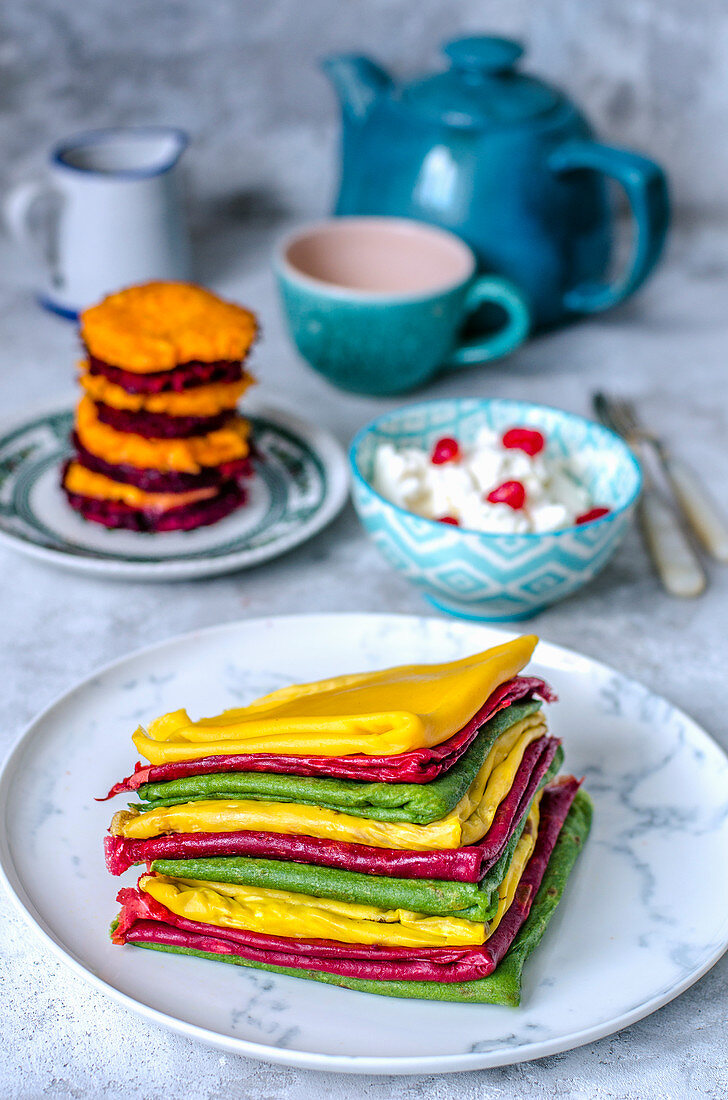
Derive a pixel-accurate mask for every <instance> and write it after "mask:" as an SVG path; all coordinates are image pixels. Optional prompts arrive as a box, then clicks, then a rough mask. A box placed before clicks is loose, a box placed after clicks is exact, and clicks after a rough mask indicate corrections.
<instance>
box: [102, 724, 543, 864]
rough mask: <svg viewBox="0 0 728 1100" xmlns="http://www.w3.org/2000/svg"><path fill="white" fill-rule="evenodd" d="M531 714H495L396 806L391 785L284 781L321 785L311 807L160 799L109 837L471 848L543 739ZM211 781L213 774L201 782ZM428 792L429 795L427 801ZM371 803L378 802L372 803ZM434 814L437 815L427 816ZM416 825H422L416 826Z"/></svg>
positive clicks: (130, 814)
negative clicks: (360, 801) (295, 838)
mask: <svg viewBox="0 0 728 1100" xmlns="http://www.w3.org/2000/svg"><path fill="white" fill-rule="evenodd" d="M536 708H537V704H533V703H531V704H523V705H521V706H516V707H513V708H509V710H507V711H504V712H503V713H501V714H500V715H497V716H496V718H494V719H492V720H491V723H489V724H488V727H486V728H485V729H484V730H483V731H482V733H481V734H480V735H479V736H478V738H477V739H476V742H475V743H474V744H473V746H472V747H471V749H470V750H469V751H468V753H466V755H465V756H464V757H463V759H462V761H460V763H459V764H458V765H456V767H455V768H454V769H453V770H452V771H451V772H450V773H448V774H447V775H446V776H444V777H442V778H441V779H439V780H435V781H434V782H433V783H432V784H429V785H428V786H427V787H419V786H416V787H414V788H413V789H411V790H410V791H405V792H404V794H403V796H402V797H404V798H406V797H407V796H409V801H405V802H404V803H403V804H402V805H399V806H397V805H391V803H392V802H395V801H397V800H399V801H401V800H402V799H401V798H400V796H399V792H400V788H399V787H392V786H389V785H381V786H378V787H377V789H376V791H374V790H373V789H372V788H371V785H364V786H365V787H366V788H367V790H366V791H361V789H360V785H355V786H354V789H352V790H350V789H349V788H351V787H352V783H351V781H345V780H325V779H317V780H316V779H293V780H290V781H289V782H291V783H293V784H298V785H299V787H300V786H302V785H303V786H306V787H307V788H310V787H312V786H314V785H319V786H321V787H322V788H323V789H322V793H321V795H320V797H319V798H318V799H316V800H315V801H312V802H308V801H303V800H301V799H300V798H298V799H297V800H296V801H283V799H284V798H286V797H287V795H286V793H284V792H281V791H278V792H277V793H276V795H275V796H274V797H275V798H276V799H279V800H277V801H276V800H271V799H269V798H266V796H265V794H263V793H261V792H260V791H258V792H257V793H254V794H248V795H247V797H245V798H236V797H234V796H233V797H225V794H224V793H215V794H214V796H213V797H210V794H209V793H202V794H201V795H200V796H199V797H197V796H195V797H193V798H192V800H190V801H186V802H179V801H174V802H173V801H172V800H170V799H169V798H165V799H160V800H159V801H157V802H156V803H153V804H152V808H150V809H144V808H143V807H142V808H141V810H140V808H138V807H136V806H132V807H131V808H130V810H128V811H120V812H119V813H117V814H115V815H114V818H113V820H112V824H111V831H112V833H113V834H116V835H121V836H125V837H130V838H132V839H144V838H147V837H150V836H156V835H159V834H160V833H168V832H173V833H175V832H234V831H239V830H246V829H252V830H260V831H269V832H280V833H284V834H295V835H302V834H303V835H307V836H314V837H320V838H322V839H330V840H341V841H351V842H354V843H365V844H371V845H373V846H374V847H394V848H405V849H408V848H413V849H416V850H431V849H442V848H459V847H461V846H463V845H468V844H473V843H476V842H477V841H479V840H481V839H482V838H483V837H484V836H485V835H486V833H487V832H488V830H489V828H490V826H491V824H492V822H493V819H494V817H495V813H496V811H497V809H498V806H499V805H500V803H501V802H502V801H503V799H504V798H505V796H506V795H507V793H508V791H509V790H510V789H511V787H512V785H513V782H514V780H515V777H516V774H517V772H518V768H519V767H520V764H521V762H522V760H523V756H524V754H525V751H526V748H527V747H528V745H529V744H530V743H532V742H533V741H536V740H539V739H541V738H542V737H543V736H544V735H545V733H546V724H545V722H544V720H543V717H542V715H541V714H540V713H539V712H538V710H537V709H536ZM534 710H535V713H534ZM512 712H516V713H515V714H513V715H512ZM511 715H512V716H511ZM514 719H515V721H514ZM504 727H506V728H504ZM453 773H454V774H453ZM233 775H235V776H236V777H238V778H239V779H240V782H241V784H242V783H248V784H250V783H257V784H258V785H260V784H261V783H262V782H263V781H264V779H265V780H266V781H267V782H269V783H270V782H275V783H276V784H278V785H280V784H282V783H283V778H282V777H280V776H278V777H276V776H267V777H264V776H262V775H260V774H255V775H253V776H252V777H251V776H249V775H248V774H247V773H232V774H230V775H227V776H226V777H224V782H225V783H227V784H228V785H230V784H231V783H232V782H233ZM218 780H219V777H216V776H215V777H211V778H210V780H209V781H207V782H212V781H218ZM192 782H194V783H197V784H198V785H199V784H201V783H202V782H203V780H202V777H198V778H197V779H196V780H180V781H177V784H178V785H179V784H189V783H192ZM206 785H207V783H206ZM165 787H166V785H165ZM431 787H434V788H435V791H434V792H433V794H432V796H431V797H428V792H429V789H430V788H431ZM345 794H346V796H347V797H348V798H349V800H350V801H351V800H353V799H357V798H360V797H361V798H364V797H365V798H366V799H368V802H367V804H366V805H364V806H359V805H355V806H354V807H353V808H354V809H355V811H356V812H355V813H348V812H345V810H340V809H338V808H336V807H337V806H340V805H346V802H345V801H343V800H344V795H345ZM177 797H178V798H179V797H180V796H179V795H178V796H177ZM288 797H290V794H289V795H288ZM376 798H379V799H380V801H381V802H382V803H383V804H379V805H375V804H373V800H376ZM337 799H338V801H337ZM327 803H328V804H327ZM388 803H389V804H388ZM332 806H333V807H334V808H331V807H332ZM443 811H444V812H443ZM434 814H442V816H439V817H434V818H433V815H434ZM420 819H422V820H423V821H424V823H422V824H420V823H419V820H420Z"/></svg>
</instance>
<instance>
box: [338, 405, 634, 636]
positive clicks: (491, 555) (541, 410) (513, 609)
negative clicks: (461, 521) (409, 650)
mask: <svg viewBox="0 0 728 1100" xmlns="http://www.w3.org/2000/svg"><path fill="white" fill-rule="evenodd" d="M514 425H518V426H520V425H528V426H533V427H536V428H539V429H540V430H542V431H543V433H544V435H545V436H546V439H547V441H548V447H549V448H550V449H551V451H552V452H555V453H557V454H562V455H563V454H567V453H571V452H574V451H576V452H578V453H579V456H580V458H581V459H582V460H583V464H584V468H585V477H584V480H585V482H586V484H587V487H588V488H589V490H590V492H591V494H592V497H593V499H594V500H595V501H598V503H599V504H604V505H607V506H609V508H610V509H611V511H610V512H609V514H608V515H606V516H604V517H603V518H602V519H598V520H595V521H594V522H592V523H585V524H582V525H581V526H578V527H567V528H565V529H563V530H561V531H553V532H548V533H543V534H526V535H504V534H485V533H482V532H480V531H468V530H465V529H463V528H459V527H454V526H450V525H448V524H444V523H438V522H437V521H435V520H429V519H422V518H421V517H420V516H415V515H413V514H412V513H411V512H407V511H405V510H404V509H402V508H399V507H398V506H397V505H395V504H392V503H391V502H390V501H388V500H386V499H385V498H384V497H382V496H380V495H379V493H377V492H375V490H374V489H373V488H372V485H371V476H372V470H373V465H374V453H375V450H376V448H377V446H378V445H379V444H381V443H383V442H389V443H394V444H400V445H401V444H404V443H409V444H414V445H415V446H419V447H424V448H426V449H427V450H429V449H430V448H431V447H432V445H433V443H434V442H435V440H437V439H439V438H440V437H441V436H454V437H455V438H457V439H459V440H461V441H463V442H464V443H465V444H466V445H467V444H468V443H470V442H471V441H472V440H473V439H474V437H475V435H476V433H477V432H478V429H479V428H482V427H484V426H487V427H489V428H492V429H494V430H496V431H498V432H502V431H504V430H505V429H506V428H510V427H513V426H514ZM349 461H350V463H351V468H352V472H353V490H352V495H353V498H354V506H355V508H356V510H357V513H358V515H359V519H360V520H361V522H362V524H363V525H364V527H365V529H366V530H367V531H368V532H369V534H370V535H371V537H372V538H373V540H374V542H375V543H376V545H377V546H378V547H379V549H380V551H381V552H382V554H383V555H384V557H385V558H386V559H387V561H388V562H389V563H390V565H393V566H394V568H395V569H398V570H399V571H400V572H401V573H403V574H404V575H405V576H406V577H407V578H408V579H409V580H411V581H412V582H413V584H416V585H418V586H419V587H420V588H422V589H423V590H424V594H425V596H426V598H427V599H428V600H429V601H430V602H431V603H433V604H434V605H435V606H436V607H438V608H440V609H441V610H443V611H449V612H451V613H452V614H453V615H461V616H463V617H465V618H469V619H483V620H487V621H489V622H499V621H502V620H506V619H526V618H529V617H530V616H531V615H535V614H537V612H539V611H542V610H543V609H544V608H545V607H548V606H549V605H550V604H552V603H556V601H557V600H561V599H563V598H564V597H565V596H570V595H571V593H572V592H576V590H577V589H578V588H581V587H582V585H584V584H586V583H587V582H588V581H590V580H591V579H592V577H595V576H596V574H597V573H599V571H600V570H601V569H603V568H604V566H605V565H606V563H607V561H608V560H609V558H610V557H611V556H612V554H613V553H614V551H615V550H616V548H617V545H618V544H619V542H620V541H621V539H622V536H623V535H624V533H625V531H626V529H627V524H628V523H629V520H630V517H631V515H632V512H633V511H634V507H635V504H636V502H637V498H638V497H639V493H640V488H641V485H642V476H641V473H640V469H639V466H638V464H637V462H636V460H635V459H634V457H633V455H632V454H631V452H630V450H629V448H628V447H627V446H626V444H625V443H624V442H623V441H622V440H621V439H620V438H619V437H618V436H616V435H614V434H613V433H612V432H610V431H608V430H607V429H606V428H602V427H601V426H600V425H598V424H594V423H593V422H592V421H590V420H585V419H584V417H581V416H576V415H575V414H573V413H568V412H562V411H561V410H560V409H551V408H548V407H547V406H545V405H532V404H531V403H530V402H528V401H506V400H500V399H497V398H492V399H486V398H482V399H481V398H473V399H453V400H443V401H426V402H422V403H420V404H416V405H406V406H404V407H403V408H400V409H397V410H395V411H394V412H390V413H385V415H384V416H380V417H378V418H377V419H376V420H373V421H372V422H371V424H368V425H367V426H366V427H365V428H362V429H361V431H360V432H359V433H358V434H357V435H356V437H355V439H354V441H353V443H352V445H351V450H350V452H349Z"/></svg>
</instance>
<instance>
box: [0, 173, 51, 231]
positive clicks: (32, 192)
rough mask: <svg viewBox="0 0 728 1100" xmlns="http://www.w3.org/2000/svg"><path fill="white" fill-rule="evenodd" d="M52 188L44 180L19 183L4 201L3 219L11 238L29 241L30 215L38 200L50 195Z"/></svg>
mask: <svg viewBox="0 0 728 1100" xmlns="http://www.w3.org/2000/svg"><path fill="white" fill-rule="evenodd" d="M49 191H50V187H49V186H48V184H47V183H46V182H45V181H44V180H39V179H35V180H25V181H24V182H23V183H18V184H16V185H15V187H13V188H11V190H10V191H9V192H8V193H7V195H6V196H5V198H4V199H3V204H2V217H3V222H4V224H5V227H6V229H7V231H8V233H9V234H10V236H11V237H12V238H13V239H14V240H16V241H26V240H27V239H28V214H29V213H30V208H31V206H32V205H33V203H34V202H35V201H36V199H39V198H40V197H41V196H42V195H46V194H48V193H49Z"/></svg>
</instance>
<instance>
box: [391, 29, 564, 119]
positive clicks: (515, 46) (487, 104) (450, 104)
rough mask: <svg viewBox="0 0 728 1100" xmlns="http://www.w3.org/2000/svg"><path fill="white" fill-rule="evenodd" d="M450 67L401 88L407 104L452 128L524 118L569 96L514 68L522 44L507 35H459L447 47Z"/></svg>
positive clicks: (547, 109)
mask: <svg viewBox="0 0 728 1100" xmlns="http://www.w3.org/2000/svg"><path fill="white" fill-rule="evenodd" d="M443 52H444V53H445V54H446V55H447V57H449V59H450V66H451V67H450V68H449V69H448V70H446V71H444V72H441V73H435V74H434V75H433V76H428V77H425V78H424V79H423V80H417V81H415V82H414V83H413V84H409V85H407V86H406V87H405V88H403V89H402V91H401V93H400V94H401V100H402V102H403V103H405V104H407V105H408V106H411V107H413V108H415V109H416V110H418V111H421V112H425V113H426V114H428V115H430V116H431V117H433V116H434V117H437V118H438V119H439V120H440V121H442V122H445V123H447V124H448V125H449V126H462V127H477V128H483V127H491V126H498V127H500V126H503V125H508V124H510V123H520V122H525V121H527V120H528V119H535V118H537V117H540V116H542V115H544V114H546V113H547V112H549V111H552V110H553V109H554V108H555V107H556V106H557V105H559V104H562V103H564V102H565V97H564V96H562V95H561V93H560V92H557V91H556V90H555V89H554V88H550V87H549V86H548V85H547V84H543V83H542V82H541V81H540V80H537V79H535V77H531V76H524V75H523V74H522V73H519V72H517V71H516V70H515V64H516V62H517V61H518V59H519V58H520V57H521V56H522V55H523V52H524V51H523V46H521V45H520V44H519V43H518V42H513V41H511V40H510V39H508V38H492V37H487V36H474V37H471V38H457V39H455V40H454V41H453V42H447V43H446V44H445V45H444V46H443Z"/></svg>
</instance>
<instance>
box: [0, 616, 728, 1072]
mask: <svg viewBox="0 0 728 1100" xmlns="http://www.w3.org/2000/svg"><path fill="white" fill-rule="evenodd" d="M507 636H508V635H506V634H505V633H504V632H503V631H501V630H496V629H494V628H490V627H483V626H478V625H474V624H470V623H458V622H449V621H443V620H441V619H419V618H414V617H405V616H388V615H317V616H300V617H299V616H292V617H286V618H277V619H258V620H248V621H243V622H240V623H233V624H230V625H227V626H220V627H216V628H213V629H211V630H207V631H202V632H199V633H196V634H189V635H186V636H185V637H182V638H177V639H174V640H173V641H170V642H167V643H165V644H163V645H158V646H155V647H154V648H152V649H148V650H146V651H144V652H143V653H139V654H136V655H133V656H131V657H127V658H126V659H124V660H122V661H119V662H117V663H116V664H114V665H111V666H109V667H108V668H106V669H103V670H102V671H101V672H99V673H97V675H95V676H93V677H91V679H89V680H86V681H85V682H83V683H81V684H79V686H78V687H76V688H75V689H73V690H72V691H70V692H69V693H68V694H67V695H65V696H63V697H62V698H61V699H59V700H58V701H57V702H56V703H54V704H53V705H52V706H51V707H49V708H48V709H47V710H46V711H45V712H44V713H43V714H42V715H41V716H40V717H39V718H37V719H36V720H35V722H33V723H32V725H31V726H30V727H29V729H28V730H27V731H26V732H25V734H24V735H23V737H22V738H21V740H20V742H19V744H18V745H17V746H16V748H15V750H14V752H13V753H12V755H11V757H10V759H9V760H8V762H7V764H6V766H5V769H4V772H3V775H2V779H1V780H0V866H1V867H2V871H3V873H4V876H5V880H6V884H7V886H8V887H9V889H10V891H11V893H12V895H13V896H14V898H15V900H16V902H17V904H18V905H19V906H20V909H21V911H22V913H23V914H24V916H25V917H26V919H27V921H28V922H29V924H31V925H32V926H33V928H34V929H35V931H36V932H37V933H39V934H40V935H41V936H42V938H43V940H44V942H45V944H46V947H47V948H48V950H49V951H50V952H52V953H54V954H55V955H58V956H60V957H61V958H62V959H63V960H64V961H65V962H66V963H67V964H68V965H69V966H70V967H71V968H72V969H73V970H74V971H75V972H76V973H77V974H80V975H81V976H82V977H84V978H85V979H86V980H87V981H88V982H90V983H91V984H92V985H93V986H94V987H95V988H96V989H99V990H102V991H103V992H105V993H107V994H108V995H109V996H111V997H113V998H115V999H116V1000H118V1001H119V1002H121V1003H122V1004H124V1005H126V1006H128V1007H130V1008H132V1009H134V1010H135V1011H137V1012H139V1013H140V1014H141V1015H143V1016H145V1017H147V1018H148V1019H149V1020H150V1021H151V1022H154V1023H157V1024H162V1025H165V1026H167V1027H170V1028H172V1029H174V1030H175V1031H178V1032H181V1033H182V1034H184V1035H187V1036H190V1037H193V1038H198V1039H201V1040H202V1041H204V1042H207V1043H211V1044H213V1045H215V1046H217V1047H220V1048H222V1049H224V1050H227V1051H232V1052H235V1053H239V1054H245V1055H249V1056H251V1057H254V1058H260V1059H264V1060H267V1061H271V1062H278V1063H281V1064H286V1065H294V1066H301V1067H305V1068H309V1069H329V1070H339V1071H341V1070H343V1071H349V1072H352V1073H418V1072H421V1073H440V1072H443V1071H448V1070H464V1069H476V1068H480V1067H483V1066H498V1065H504V1064H507V1063H511V1062H518V1061H523V1060H527V1059H530V1058H539V1057H542V1056H543V1055H547V1054H553V1053H555V1052H556V1051H561V1050H567V1049H569V1048H571V1047H575V1046H578V1045H579V1044H581V1043H586V1042H588V1041H590V1040H593V1039H598V1038H600V1037H601V1036H604V1035H608V1034H610V1033H611V1032H614V1031H616V1030H617V1029H619V1028H621V1027H624V1026H626V1025H627V1024H630V1023H633V1022H634V1021H635V1020H639V1019H641V1018H642V1017H643V1016H646V1015H647V1014H648V1013H650V1012H653V1011H654V1010H655V1009H657V1008H659V1007H660V1006H661V1005H664V1004H665V1003H666V1002H667V1001H669V1000H671V999H672V998H673V997H675V996H677V994H679V993H680V992H682V991H683V990H684V989H686V988H687V987H688V986H689V985H691V984H692V983H693V982H694V981H696V980H697V979H698V978H699V977H700V976H701V974H703V973H705V971H706V970H707V969H708V968H709V967H710V966H712V964H713V963H714V962H716V960H717V959H718V958H719V957H720V955H721V954H722V953H723V951H724V950H725V948H726V946H727V944H728V876H727V875H726V873H725V869H726V866H728V761H727V760H726V757H725V756H724V754H723V752H722V751H721V749H720V748H719V747H718V746H717V745H716V744H715V742H714V741H712V740H711V738H710V737H709V736H708V735H707V734H706V733H705V732H704V731H703V730H701V729H700V728H699V727H698V726H697V725H696V724H695V723H694V722H693V721H691V719H690V718H688V717H687V716H686V715H684V714H682V713H680V712H679V711H678V710H676V709H675V708H674V707H672V706H671V705H670V704H669V703H668V702H666V701H665V700H664V699H660V698H658V697H657V696H654V695H652V694H650V693H649V692H648V691H646V690H645V689H644V688H643V687H641V686H640V685H639V684H637V683H635V682H633V681H631V680H627V679H625V678H623V677H622V676H620V675H618V674H617V673H615V672H613V671H612V670H610V669H608V668H605V667H604V666H603V665H599V664H597V663H595V662H594V661H591V660H589V659H587V658H586V657H581V656H579V655H578V654H575V653H571V652H569V651H567V650H564V649H560V648H558V647H557V646H553V645H548V644H546V643H542V644H541V645H540V646H539V649H538V660H537V661H536V662H534V665H533V666H532V667H533V671H534V672H535V673H536V674H538V675H543V676H544V677H545V678H547V679H548V680H550V681H551V682H552V683H553V684H554V686H555V687H556V688H557V690H558V691H559V693H560V696H561V702H560V703H559V704H558V705H556V706H553V707H551V708H550V711H551V725H552V729H553V731H554V732H555V733H556V734H558V735H559V736H560V737H562V738H563V741H564V745H565V749H566V757H567V766H568V768H569V770H571V771H573V772H574V773H575V774H577V775H584V776H585V777H586V786H587V789H588V790H589V791H590V793H591V795H592V797H593V799H594V803H595V809H596V814H595V822H594V829H593V832H592V835H591V838H590V839H589V842H588V844H587V845H586V848H585V851H584V852H583V854H582V856H581V857H580V859H579V861H578V863H577V866H576V869H575V871H574V874H573V875H572V878H571V879H570V881H569V884H568V888H567V891H566V894H565V896H564V899H563V901H562V904H561V905H560V907H559V909H558V911H557V913H556V916H555V918H554V920H553V921H552V922H551V925H550V926H549V928H548V930H547V932H546V935H545V938H544V940H543V942H542V944H541V946H540V948H539V949H538V951H537V952H536V953H535V954H534V955H533V956H532V957H531V959H530V960H529V962H528V964H527V967H526V972H525V983H524V992H523V1003H522V1006H521V1008H519V1009H509V1008H498V1007H491V1006H487V1005H457V1004H452V1005H451V1004H437V1003H435V1002H425V1001H422V1002H418V1001H397V1000H390V999H388V998H384V997H381V998H380V997H375V996H372V995H369V994H362V993H354V992H351V991H349V990H341V989H335V988H332V987H328V986H323V985H317V984H316V983H313V982H308V981H304V980H301V979H297V978H289V977H279V976H275V975H270V974H267V973H264V972H262V971H261V972H256V971H254V970H245V969H241V968H237V967H232V966H226V965H224V964H222V963H215V962H211V961H207V960H198V959H193V958H185V957H180V956H171V955H167V956H165V955H163V954H155V953H152V952H148V951H140V950H138V949H136V948H132V947H128V948H119V947H114V946H112V944H111V943H110V941H109V939H108V935H107V929H108V925H109V921H110V920H111V919H112V917H113V916H114V914H115V912H116V905H115V901H114V898H115V894H116V891H117V889H118V888H119V886H120V885H122V884H124V885H127V884H129V882H131V881H134V879H135V873H134V871H133V870H132V871H129V872H127V875H126V876H124V878H122V879H116V880H114V879H112V878H110V877H109V876H108V875H107V874H106V872H105V869H104V864H103V858H102V852H101V839H102V836H103V834H104V831H105V829H106V827H107V824H108V821H109V818H110V815H111V812H112V806H113V805H115V804H114V803H98V802H94V795H99V794H103V793H105V791H106V790H107V789H108V787H109V786H110V785H111V783H112V782H114V781H115V780H117V779H119V778H120V777H121V776H122V775H127V774H128V773H129V772H130V771H131V769H132V766H133V763H134V760H135V759H136V755H135V753H134V750H133V747H132V745H131V742H130V740H129V737H130V734H131V732H132V730H133V729H134V727H135V725H136V723H137V722H139V721H140V720H144V719H149V718H151V717H153V716H155V715H157V714H159V713H161V712H163V711H166V710H171V709H173V708H176V707H180V706H187V707H188V708H189V709H190V711H191V712H192V713H193V714H202V713H212V712H214V711H216V710H218V709H220V708H221V707H224V706H233V705H241V704H243V703H246V702H249V701H250V700H252V699H253V698H254V697H255V696H256V695H258V694H259V693H261V692H264V691H270V690H272V689H274V688H277V687H280V686H282V685H284V684H288V683H290V682H293V681H297V680H311V679H314V678H317V677H323V676H329V675H332V674H335V673H341V672H350V671H355V670H359V669H362V668H374V667H384V666H387V665H390V664H395V663H399V662H402V661H410V660H415V661H420V660H423V661H435V660H438V661H439V660H446V659H450V658H455V657H458V656H461V655H463V654H466V653H470V652H473V651H476V650H478V649H482V648H485V647H486V646H488V645H491V644H494V643H497V642H500V641H503V640H504V639H505V638H506V637H507ZM121 801H122V800H121V799H117V800H116V804H118V803H120V802H121ZM122 804H123V803H122Z"/></svg>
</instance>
